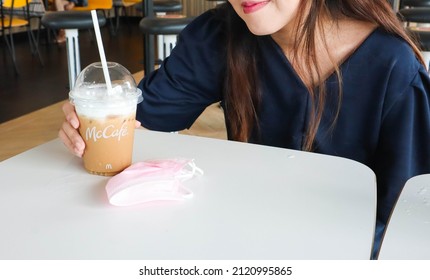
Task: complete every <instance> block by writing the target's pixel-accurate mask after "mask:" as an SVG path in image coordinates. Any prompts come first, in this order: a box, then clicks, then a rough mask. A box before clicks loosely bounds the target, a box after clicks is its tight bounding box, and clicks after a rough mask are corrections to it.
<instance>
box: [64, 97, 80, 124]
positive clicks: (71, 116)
mask: <svg viewBox="0 0 430 280" xmlns="http://www.w3.org/2000/svg"><path fill="white" fill-rule="evenodd" d="M63 112H64V115H65V116H66V120H67V121H68V122H69V123H70V125H71V126H72V127H73V128H75V129H78V128H79V119H78V116H77V115H76V111H75V106H73V105H72V103H70V102H66V103H64V105H63Z"/></svg>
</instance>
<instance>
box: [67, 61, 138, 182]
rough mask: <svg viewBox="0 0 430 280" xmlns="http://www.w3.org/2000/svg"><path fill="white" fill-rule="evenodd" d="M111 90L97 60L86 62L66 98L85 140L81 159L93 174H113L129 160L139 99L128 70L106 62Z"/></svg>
mask: <svg viewBox="0 0 430 280" xmlns="http://www.w3.org/2000/svg"><path fill="white" fill-rule="evenodd" d="M107 67H108V71H109V76H110V79H111V84H112V90H111V91H109V92H108V88H107V86H106V82H105V76H104V74H103V69H102V64H101V63H100V62H96V63H92V64H90V65H88V66H87V67H86V68H85V69H83V70H82V71H81V73H80V74H79V75H78V77H77V78H76V82H75V86H74V88H73V89H72V90H71V91H70V93H69V99H70V101H71V102H72V104H74V105H75V109H76V113H77V115H78V118H79V122H80V126H79V133H80V135H81V136H82V138H83V139H84V141H85V145H86V146H85V151H84V155H83V162H84V167H85V169H86V170H87V171H88V172H89V173H92V174H98V175H104V176H113V175H115V174H117V173H119V172H121V171H122V170H124V169H125V168H127V167H128V166H130V165H131V163H132V154H133V142H134V128H135V119H136V106H137V104H138V103H139V102H141V101H142V92H141V90H140V89H138V88H137V86H136V82H135V81H134V78H133V76H132V75H131V73H130V72H129V71H128V70H127V69H126V68H124V67H123V66H122V65H120V64H118V63H115V62H108V63H107Z"/></svg>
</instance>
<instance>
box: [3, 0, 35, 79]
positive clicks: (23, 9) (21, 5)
mask: <svg viewBox="0 0 430 280" xmlns="http://www.w3.org/2000/svg"><path fill="white" fill-rule="evenodd" d="M30 1H31V0H3V2H2V3H1V5H0V6H1V25H0V30H1V33H2V37H3V38H4V40H5V42H6V46H7V48H8V50H9V52H10V54H11V57H12V61H13V65H14V69H15V74H19V71H18V67H17V65H16V54H15V45H14V41H13V33H14V32H13V30H12V29H14V28H15V29H16V28H19V27H24V28H25V29H26V31H27V34H28V39H29V41H30V50H31V53H32V54H33V55H35V54H37V55H38V57H39V61H40V64H41V65H42V66H43V60H42V57H41V56H40V52H39V47H38V44H37V42H36V39H35V37H34V34H33V31H32V30H31V27H30V12H29V2H30Z"/></svg>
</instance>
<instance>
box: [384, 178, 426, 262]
mask: <svg viewBox="0 0 430 280" xmlns="http://www.w3.org/2000/svg"><path fill="white" fill-rule="evenodd" d="M378 259H381V260H383V259H401V260H414V259H422V260H430V174H425V175H419V176H416V177H413V178H411V179H409V180H408V181H407V182H406V184H405V187H404V189H403V191H402V193H401V194H400V197H399V199H398V201H397V203H396V206H395V208H394V211H393V213H392V215H391V218H390V221H389V223H388V226H387V229H386V232H385V236H384V239H383V242H382V246H381V251H380V253H379V258H378Z"/></svg>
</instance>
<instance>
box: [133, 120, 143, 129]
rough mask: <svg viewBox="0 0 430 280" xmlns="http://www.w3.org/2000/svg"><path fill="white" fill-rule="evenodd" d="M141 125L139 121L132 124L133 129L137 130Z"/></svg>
mask: <svg viewBox="0 0 430 280" xmlns="http://www.w3.org/2000/svg"><path fill="white" fill-rule="evenodd" d="M141 125H142V124H141V123H140V121H138V120H136V123H135V124H134V127H135V128H139V127H140V126H141Z"/></svg>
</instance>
